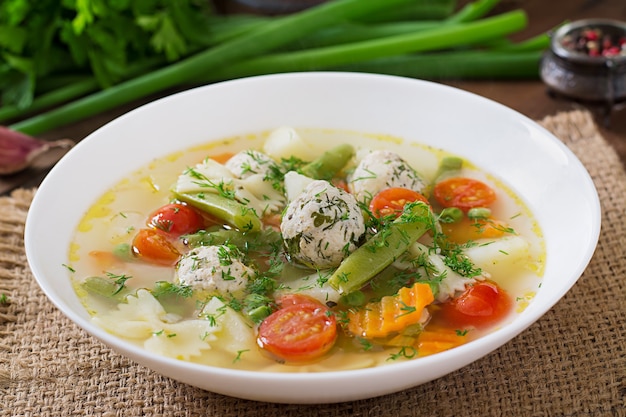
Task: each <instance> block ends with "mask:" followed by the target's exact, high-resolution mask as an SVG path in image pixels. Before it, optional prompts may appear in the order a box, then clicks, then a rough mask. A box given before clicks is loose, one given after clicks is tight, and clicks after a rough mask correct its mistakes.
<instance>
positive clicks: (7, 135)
mask: <svg viewBox="0 0 626 417" xmlns="http://www.w3.org/2000/svg"><path fill="white" fill-rule="evenodd" d="M72 146H74V142H73V141H71V140H69V139H61V140H56V141H45V140H40V139H37V138H34V137H32V136H29V135H26V134H24V133H20V132H16V131H14V130H11V129H9V128H7V127H4V126H0V175H10V174H15V173H17V172H19V171H22V170H24V169H26V168H35V169H45V168H50V167H51V166H53V165H54V164H55V163H56V162H58V161H59V159H61V157H62V156H63V155H65V154H66V153H67V151H69V150H70V148H72Z"/></svg>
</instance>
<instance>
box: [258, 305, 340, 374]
mask: <svg viewBox="0 0 626 417" xmlns="http://www.w3.org/2000/svg"><path fill="white" fill-rule="evenodd" d="M336 339H337V320H336V319H335V316H334V315H333V314H330V311H329V310H328V308H326V307H325V306H323V305H322V304H321V303H319V302H318V303H313V302H302V303H297V304H291V305H286V306H285V307H283V308H281V309H279V310H276V311H275V312H273V313H272V314H270V315H269V316H268V317H267V318H266V319H265V320H264V321H263V322H262V323H261V325H260V326H259V334H258V338H257V343H258V345H259V346H260V347H261V348H262V349H264V350H266V351H267V352H269V353H271V354H272V355H274V356H275V357H277V358H278V359H281V360H284V361H287V362H302V361H309V360H313V359H317V358H319V357H320V356H322V355H324V354H325V353H326V352H328V351H329V350H330V349H331V348H332V347H333V345H334V344H335V340H336Z"/></svg>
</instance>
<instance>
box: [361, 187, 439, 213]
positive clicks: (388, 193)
mask: <svg viewBox="0 0 626 417" xmlns="http://www.w3.org/2000/svg"><path fill="white" fill-rule="evenodd" d="M414 201H423V202H424V203H426V204H429V203H428V199H427V198H426V197H424V196H423V195H422V194H420V193H418V192H417V191H414V190H411V189H409V188H402V187H392V188H386V189H384V190H382V191H380V192H379V193H378V194H376V195H375V196H374V198H372V201H371V202H370V207H369V209H370V211H371V212H372V214H373V215H374V216H376V217H385V216H390V215H394V216H396V217H398V216H399V215H401V214H402V210H403V209H404V206H405V205H406V204H407V203H411V202H414Z"/></svg>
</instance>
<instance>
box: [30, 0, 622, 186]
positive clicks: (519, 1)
mask: <svg viewBox="0 0 626 417" xmlns="http://www.w3.org/2000/svg"><path fill="white" fill-rule="evenodd" d="M216 1H219V2H222V3H224V2H233V1H235V0H216ZM461 3H462V2H460V4H461ZM225 7H226V8H231V9H232V8H233V7H236V6H233V5H232V3H228V4H226V6H225ZM516 8H522V9H524V10H525V11H526V12H527V14H528V18H529V25H528V27H527V28H526V29H525V30H524V31H522V32H520V33H518V34H516V35H515V38H516V39H518V40H521V39H525V38H528V37H531V36H533V35H537V34H540V33H542V32H545V31H549V30H550V29H552V28H554V27H556V26H557V25H559V24H561V23H563V22H565V21H567V20H570V21H571V20H577V19H584V18H612V19H618V20H623V21H626V0H502V1H501V2H500V4H499V5H498V6H497V8H496V10H494V13H496V12H502V11H506V10H511V9H516ZM446 84H449V85H452V86H454V87H457V88H460V89H463V90H467V91H470V92H473V93H476V94H479V95H481V96H484V97H487V98H489V99H492V100H495V101H497V102H499V103H502V104H504V105H506V106H508V107H511V108H512V109H514V110H517V111H519V112H520V113H522V114H524V115H526V116H528V117H530V118H532V119H542V118H543V117H545V116H549V115H553V114H556V113H557V112H559V111H568V110H573V109H576V108H581V105H580V104H577V103H573V102H571V101H567V100H564V99H555V98H552V97H550V96H549V95H548V94H547V89H546V87H545V85H544V84H543V83H542V82H541V81H540V80H539V79H537V80H531V81H517V80H512V81H491V80H484V81H464V80H455V81H447V82H446ZM154 98H158V97H151V98H150V99H154ZM148 100H149V99H148ZM148 100H145V101H148ZM145 101H143V102H136V103H131V104H129V105H126V106H123V107H120V108H117V109H115V110H113V111H109V112H106V113H104V114H100V115H98V116H95V117H92V118H90V119H88V120H85V121H82V122H80V123H76V124H73V125H70V126H66V127H63V128H60V129H57V130H55V131H52V132H48V133H47V134H45V135H42V137H44V138H47V139H54V138H61V137H68V138H72V139H75V140H80V139H82V138H83V137H85V136H86V135H88V134H89V133H91V132H92V131H94V130H95V129H97V128H98V127H100V126H101V125H103V124H105V123H106V122H108V121H110V120H111V119H113V118H115V117H117V116H119V115H121V114H123V113H124V112H126V111H128V110H131V109H132V108H134V107H137V106H139V105H141V104H143V103H144V102H145ZM623 107H624V108H621V109H615V110H614V111H613V112H612V113H611V115H610V126H608V127H607V126H604V125H603V118H602V117H598V119H597V122H598V124H599V125H600V127H601V132H602V134H603V135H604V137H605V138H606V139H607V140H608V141H609V142H610V143H611V144H612V145H613V146H614V147H615V149H616V151H617V152H618V154H619V155H620V157H621V159H622V161H624V163H625V165H626V106H623ZM592 110H593V109H592ZM34 181H36V180H34Z"/></svg>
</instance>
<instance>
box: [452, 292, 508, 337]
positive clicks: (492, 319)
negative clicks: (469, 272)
mask: <svg viewBox="0 0 626 417" xmlns="http://www.w3.org/2000/svg"><path fill="white" fill-rule="evenodd" d="M512 305H513V304H512V302H511V297H510V296H509V295H508V294H507V293H506V292H505V291H504V290H502V289H501V288H500V287H499V286H498V285H497V284H496V283H495V282H491V281H481V282H477V283H476V284H474V285H473V286H471V287H469V288H467V289H466V290H465V292H463V294H461V295H460V296H459V297H457V298H454V299H453V300H450V301H448V302H446V303H444V304H443V305H442V310H441V314H442V316H443V317H444V319H445V320H446V321H447V322H448V323H449V324H450V325H451V326H456V327H466V326H474V327H477V328H481V327H487V326H491V325H494V324H497V323H498V322H499V321H500V320H502V319H503V318H504V317H505V316H506V315H507V314H509V312H510V311H511V307H512Z"/></svg>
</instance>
